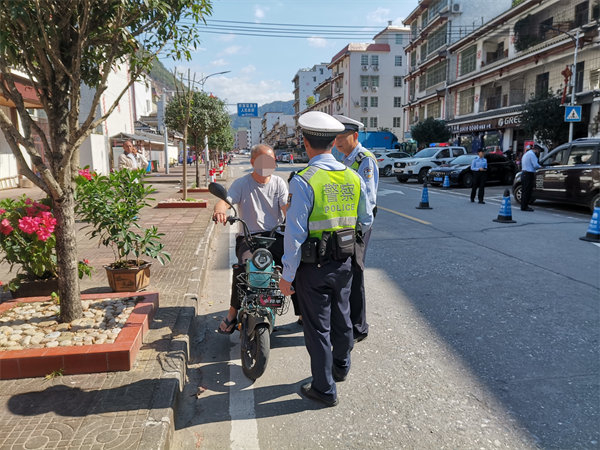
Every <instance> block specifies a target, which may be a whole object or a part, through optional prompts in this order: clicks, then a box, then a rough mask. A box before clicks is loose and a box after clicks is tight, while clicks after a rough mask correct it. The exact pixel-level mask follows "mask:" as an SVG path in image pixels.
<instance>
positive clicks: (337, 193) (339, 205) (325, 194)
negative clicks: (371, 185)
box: [298, 166, 360, 239]
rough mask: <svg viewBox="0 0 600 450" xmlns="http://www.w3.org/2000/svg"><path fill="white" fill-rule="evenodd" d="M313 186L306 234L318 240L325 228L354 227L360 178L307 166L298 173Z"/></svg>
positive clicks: (334, 229)
mask: <svg viewBox="0 0 600 450" xmlns="http://www.w3.org/2000/svg"><path fill="white" fill-rule="evenodd" d="M298 175H299V176H301V177H302V178H303V179H304V181H306V182H307V183H308V185H309V186H310V187H311V188H312V190H313V193H314V203H313V207H312V211H311V212H310V215H309V217H308V236H309V237H316V238H319V239H321V236H322V235H323V232H324V231H336V230H341V229H343V228H352V229H355V228H356V221H357V219H358V200H359V198H360V177H359V176H358V174H357V173H356V172H354V171H353V170H350V169H348V168H345V169H343V170H325V169H320V168H318V167H315V166H308V167H307V168H306V169H304V170H302V171H300V172H298Z"/></svg>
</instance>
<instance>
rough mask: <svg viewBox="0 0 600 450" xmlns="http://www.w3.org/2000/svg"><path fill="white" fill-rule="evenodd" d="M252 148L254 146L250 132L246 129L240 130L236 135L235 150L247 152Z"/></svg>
mask: <svg viewBox="0 0 600 450" xmlns="http://www.w3.org/2000/svg"><path fill="white" fill-rule="evenodd" d="M251 147H252V144H251V136H250V132H249V131H248V130H247V129H245V128H241V129H239V130H238V131H237V132H236V133H235V144H234V148H235V149H236V150H247V149H250V148H251Z"/></svg>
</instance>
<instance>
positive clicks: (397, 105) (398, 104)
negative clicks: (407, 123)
mask: <svg viewBox="0 0 600 450" xmlns="http://www.w3.org/2000/svg"><path fill="white" fill-rule="evenodd" d="M394 108H402V98H401V97H394Z"/></svg>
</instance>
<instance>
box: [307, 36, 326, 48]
mask: <svg viewBox="0 0 600 450" xmlns="http://www.w3.org/2000/svg"><path fill="white" fill-rule="evenodd" d="M306 40H307V41H308V45H310V46H311V47H318V48H323V47H327V40H326V39H323V38H321V37H309V38H307V39H306Z"/></svg>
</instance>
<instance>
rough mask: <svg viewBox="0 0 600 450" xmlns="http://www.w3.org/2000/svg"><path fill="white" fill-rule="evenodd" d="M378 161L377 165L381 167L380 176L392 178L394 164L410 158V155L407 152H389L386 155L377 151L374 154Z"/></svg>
mask: <svg viewBox="0 0 600 450" xmlns="http://www.w3.org/2000/svg"><path fill="white" fill-rule="evenodd" d="M373 154H374V155H375V158H376V159H377V165H378V167H379V176H381V177H391V176H392V175H393V174H394V163H395V162H396V161H398V160H399V159H403V158H410V155H409V154H408V153H405V152H398V151H395V152H389V153H387V152H386V153H384V152H380V151H377V152H376V153H373Z"/></svg>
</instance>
